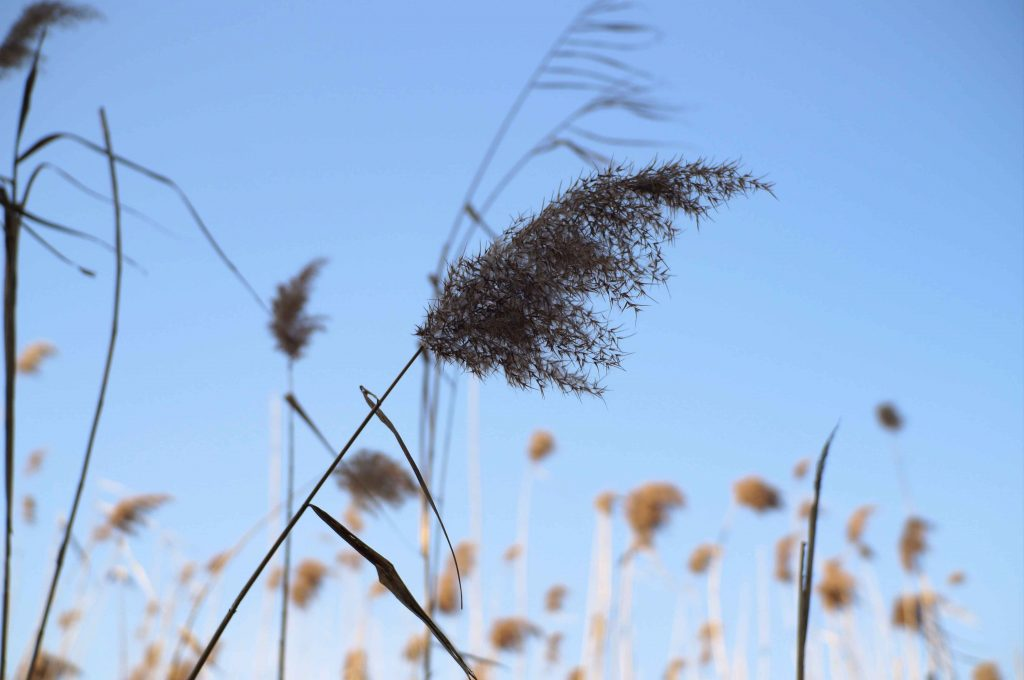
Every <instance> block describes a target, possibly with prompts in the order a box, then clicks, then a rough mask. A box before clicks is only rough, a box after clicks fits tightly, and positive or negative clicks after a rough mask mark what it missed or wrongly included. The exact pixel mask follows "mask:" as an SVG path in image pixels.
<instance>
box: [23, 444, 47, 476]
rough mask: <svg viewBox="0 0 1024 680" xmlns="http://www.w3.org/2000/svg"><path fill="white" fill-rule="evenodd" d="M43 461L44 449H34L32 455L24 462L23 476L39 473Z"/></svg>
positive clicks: (44, 456)
mask: <svg viewBox="0 0 1024 680" xmlns="http://www.w3.org/2000/svg"><path fill="white" fill-rule="evenodd" d="M45 459H46V449H35V450H33V451H32V453H30V454H28V460H27V461H25V476H30V475H34V474H35V473H37V472H39V470H40V469H41V468H42V467H43V461H44V460H45Z"/></svg>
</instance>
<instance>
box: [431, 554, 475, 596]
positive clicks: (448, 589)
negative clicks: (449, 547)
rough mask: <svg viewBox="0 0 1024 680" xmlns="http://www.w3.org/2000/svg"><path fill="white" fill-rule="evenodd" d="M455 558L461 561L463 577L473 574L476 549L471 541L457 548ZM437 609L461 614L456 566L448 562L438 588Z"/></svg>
mask: <svg viewBox="0 0 1024 680" xmlns="http://www.w3.org/2000/svg"><path fill="white" fill-rule="evenodd" d="M455 556H456V558H457V559H458V560H459V567H460V568H461V569H462V575H463V576H466V577H468V576H469V575H470V574H472V573H473V568H474V567H475V566H476V547H475V546H474V545H473V543H471V542H470V541H463V542H461V543H459V544H458V545H457V546H455ZM437 608H438V609H439V610H441V612H442V613H445V614H456V613H458V612H459V581H458V574H457V573H456V571H455V564H454V563H453V562H452V561H451V559H449V560H448V564H447V566H445V568H444V571H442V572H441V578H440V581H439V582H438V586H437Z"/></svg>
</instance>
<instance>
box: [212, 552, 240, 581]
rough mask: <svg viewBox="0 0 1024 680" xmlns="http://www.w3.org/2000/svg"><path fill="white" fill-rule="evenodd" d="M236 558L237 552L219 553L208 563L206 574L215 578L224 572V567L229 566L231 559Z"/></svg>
mask: <svg viewBox="0 0 1024 680" xmlns="http://www.w3.org/2000/svg"><path fill="white" fill-rule="evenodd" d="M234 556H235V551H234V550H231V549H228V550H224V551H222V552H219V553H217V554H216V555H214V556H213V557H211V558H210V560H209V561H208V562H207V563H206V572H207V573H208V574H211V575H213V576H216V575H217V574H219V573H221V572H222V571H224V567H226V566H227V565H228V562H230V561H231V558H232V557H234Z"/></svg>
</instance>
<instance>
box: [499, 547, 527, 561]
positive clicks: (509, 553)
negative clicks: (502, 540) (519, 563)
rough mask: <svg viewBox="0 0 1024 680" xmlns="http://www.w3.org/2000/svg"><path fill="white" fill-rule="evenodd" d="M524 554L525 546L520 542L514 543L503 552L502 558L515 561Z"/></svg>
mask: <svg viewBox="0 0 1024 680" xmlns="http://www.w3.org/2000/svg"><path fill="white" fill-rule="evenodd" d="M522 554H523V546H521V545H519V544H518V543H513V544H512V545H510V546H509V547H507V548H505V552H504V553H502V555H501V559H503V560H505V561H506V562H515V561H516V560H518V559H519V556H520V555H522Z"/></svg>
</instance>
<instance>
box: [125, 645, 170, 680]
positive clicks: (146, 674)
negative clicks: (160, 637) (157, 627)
mask: <svg viewBox="0 0 1024 680" xmlns="http://www.w3.org/2000/svg"><path fill="white" fill-rule="evenodd" d="M162 654H163V647H162V646H161V645H160V643H159V642H151V643H150V644H148V645H146V650H145V651H144V652H143V653H142V658H141V659H140V660H139V663H138V665H137V666H135V668H133V669H132V671H131V673H130V674H129V675H128V680H150V678H153V677H155V676H156V669H157V666H159V665H160V657H161V655H162Z"/></svg>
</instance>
